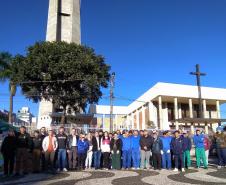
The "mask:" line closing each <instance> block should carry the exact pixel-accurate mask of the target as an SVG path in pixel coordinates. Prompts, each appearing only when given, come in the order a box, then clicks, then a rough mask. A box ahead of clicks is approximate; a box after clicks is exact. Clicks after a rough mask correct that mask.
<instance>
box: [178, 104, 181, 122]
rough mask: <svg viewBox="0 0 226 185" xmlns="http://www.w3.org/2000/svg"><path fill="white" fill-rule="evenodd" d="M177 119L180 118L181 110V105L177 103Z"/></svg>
mask: <svg viewBox="0 0 226 185" xmlns="http://www.w3.org/2000/svg"><path fill="white" fill-rule="evenodd" d="M178 118H179V119H181V118H182V109H181V103H178Z"/></svg>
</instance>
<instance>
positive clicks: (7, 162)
mask: <svg viewBox="0 0 226 185" xmlns="http://www.w3.org/2000/svg"><path fill="white" fill-rule="evenodd" d="M3 157H4V174H5V175H12V174H13V169H14V163H15V154H9V155H3Z"/></svg>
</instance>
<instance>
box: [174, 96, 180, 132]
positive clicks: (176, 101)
mask: <svg viewBox="0 0 226 185" xmlns="http://www.w3.org/2000/svg"><path fill="white" fill-rule="evenodd" d="M174 117H175V119H178V99H177V98H174ZM175 124H176V130H178V129H179V123H178V121H176V122H175Z"/></svg>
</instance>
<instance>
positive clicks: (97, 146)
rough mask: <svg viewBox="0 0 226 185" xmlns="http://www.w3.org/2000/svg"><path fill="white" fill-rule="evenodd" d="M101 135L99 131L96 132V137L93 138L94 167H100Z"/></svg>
mask: <svg viewBox="0 0 226 185" xmlns="http://www.w3.org/2000/svg"><path fill="white" fill-rule="evenodd" d="M100 143H101V137H99V133H98V132H95V137H93V138H92V145H93V160H94V161H93V163H94V168H95V169H96V170H97V169H100V160H101V149H100Z"/></svg>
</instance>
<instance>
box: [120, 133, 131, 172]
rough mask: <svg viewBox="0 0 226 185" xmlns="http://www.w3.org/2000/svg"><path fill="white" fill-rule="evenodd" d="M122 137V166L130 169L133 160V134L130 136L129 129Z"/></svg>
mask: <svg viewBox="0 0 226 185" xmlns="http://www.w3.org/2000/svg"><path fill="white" fill-rule="evenodd" d="M121 139H122V158H123V163H122V167H123V169H129V168H131V160H132V141H131V140H132V139H131V136H129V132H128V131H124V133H123V136H122V137H121Z"/></svg>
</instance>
